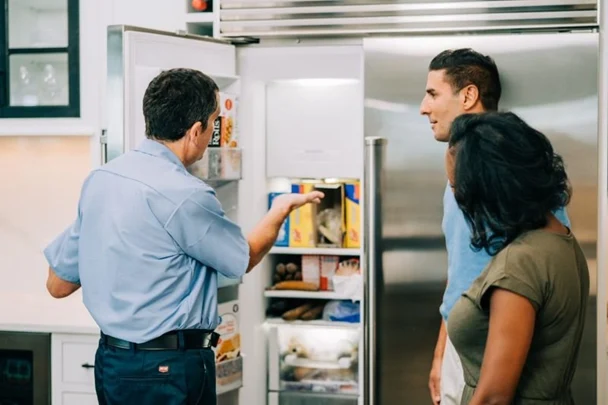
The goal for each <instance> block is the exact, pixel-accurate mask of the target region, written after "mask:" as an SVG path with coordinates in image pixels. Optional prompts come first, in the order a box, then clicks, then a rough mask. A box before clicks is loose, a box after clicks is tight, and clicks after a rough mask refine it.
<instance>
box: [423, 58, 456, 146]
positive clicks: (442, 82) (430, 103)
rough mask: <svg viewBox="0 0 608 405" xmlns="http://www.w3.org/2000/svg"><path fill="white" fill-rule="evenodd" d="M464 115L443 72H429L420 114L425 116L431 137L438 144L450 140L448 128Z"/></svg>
mask: <svg viewBox="0 0 608 405" xmlns="http://www.w3.org/2000/svg"><path fill="white" fill-rule="evenodd" d="M463 113H464V109H463V108H462V102H461V97H460V94H459V92H456V93H454V91H453V89H452V86H451V85H450V83H449V82H448V81H447V80H446V77H445V71H444V70H431V71H429V73H428V75H427V82H426V94H425V96H424V98H423V99H422V103H421V104H420V114H422V115H426V116H427V117H428V119H429V123H430V124H431V129H432V130H433V135H434V136H435V139H436V140H438V141H439V142H447V141H448V140H449V139H450V127H451V126H452V122H453V121H454V119H455V118H456V117H458V116H459V115H461V114H463Z"/></svg>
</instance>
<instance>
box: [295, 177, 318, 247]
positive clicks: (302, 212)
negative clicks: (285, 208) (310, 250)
mask: <svg viewBox="0 0 608 405" xmlns="http://www.w3.org/2000/svg"><path fill="white" fill-rule="evenodd" d="M313 187H314V184H313V183H301V184H292V186H291V192H292V193H300V194H305V193H309V192H311V191H313ZM313 218H314V207H313V204H306V205H303V206H301V207H300V208H298V209H296V210H294V211H292V212H291V214H289V246H290V247H315V226H314V225H315V222H314V219H313Z"/></svg>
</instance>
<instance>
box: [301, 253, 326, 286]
mask: <svg viewBox="0 0 608 405" xmlns="http://www.w3.org/2000/svg"><path fill="white" fill-rule="evenodd" d="M302 281H306V282H307V283H311V284H314V285H316V286H317V287H319V286H320V284H321V257H320V256H317V255H302Z"/></svg>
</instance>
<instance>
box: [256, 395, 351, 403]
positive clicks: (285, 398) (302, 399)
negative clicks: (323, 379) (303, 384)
mask: <svg viewBox="0 0 608 405" xmlns="http://www.w3.org/2000/svg"><path fill="white" fill-rule="evenodd" d="M357 403H358V402H357V397H356V396H352V395H324V394H300V393H283V392H271V393H269V394H268V405H357Z"/></svg>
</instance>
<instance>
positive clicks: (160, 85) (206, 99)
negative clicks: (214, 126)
mask: <svg viewBox="0 0 608 405" xmlns="http://www.w3.org/2000/svg"><path fill="white" fill-rule="evenodd" d="M217 91H218V87H217V84H216V83H215V82H214V81H213V79H211V78H210V77H209V76H207V75H205V74H203V73H201V72H199V71H198V70H193V69H181V68H180V69H170V70H166V71H163V72H162V73H160V74H159V75H158V76H156V77H155V78H154V79H153V80H152V81H151V82H150V84H149V85H148V88H147V89H146V93H145V94H144V102H143V104H144V108H143V110H144V118H145V121H146V136H147V137H148V138H151V139H157V140H162V141H169V142H173V141H177V140H179V139H181V138H182V137H183V136H184V135H185V134H186V132H187V131H188V130H189V129H190V128H191V127H192V125H194V124H195V123H196V122H198V121H200V122H201V123H202V124H203V130H205V129H207V121H208V120H209V117H210V116H211V114H213V112H214V111H215V110H216V108H217Z"/></svg>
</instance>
